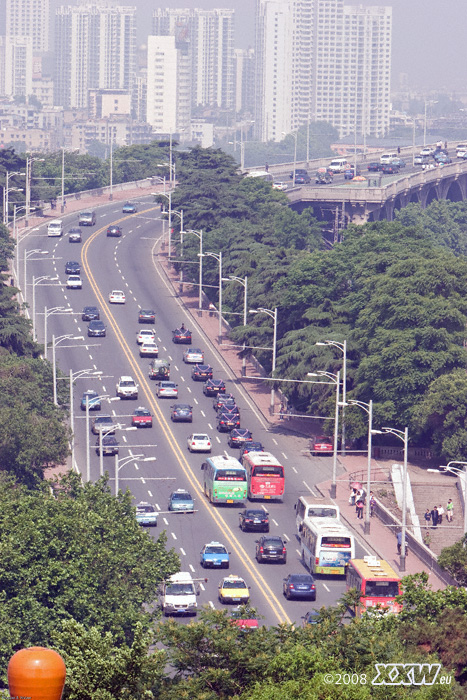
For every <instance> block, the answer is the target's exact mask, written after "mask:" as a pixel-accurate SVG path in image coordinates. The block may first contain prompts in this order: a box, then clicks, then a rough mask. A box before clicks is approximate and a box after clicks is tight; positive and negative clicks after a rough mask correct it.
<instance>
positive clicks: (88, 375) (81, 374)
mask: <svg viewBox="0 0 467 700" xmlns="http://www.w3.org/2000/svg"><path fill="white" fill-rule="evenodd" d="M101 375H102V372H101V371H97V372H94V371H93V370H92V369H80V370H78V371H76V372H73V370H72V369H71V368H70V376H69V389H70V430H71V468H72V469H74V467H75V414H74V409H73V403H74V401H73V382H74V381H75V380H76V379H83V378H84V379H93V378H96V377H100V376H101ZM88 399H89V397H88V396H86V404H88Z"/></svg>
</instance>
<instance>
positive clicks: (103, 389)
mask: <svg viewBox="0 0 467 700" xmlns="http://www.w3.org/2000/svg"><path fill="white" fill-rule="evenodd" d="M102 391H103V392H104V393H107V389H106V388H105V386H104V385H102Z"/></svg>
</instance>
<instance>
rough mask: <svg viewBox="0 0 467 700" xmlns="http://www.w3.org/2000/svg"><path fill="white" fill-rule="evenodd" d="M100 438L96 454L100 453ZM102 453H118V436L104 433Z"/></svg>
mask: <svg viewBox="0 0 467 700" xmlns="http://www.w3.org/2000/svg"><path fill="white" fill-rule="evenodd" d="M99 440H100V438H97V440H96V454H97V455H100V442H99ZM102 454H103V456H104V457H107V456H108V455H112V456H113V455H118V442H117V438H116V437H114V436H113V435H104V437H103V438H102Z"/></svg>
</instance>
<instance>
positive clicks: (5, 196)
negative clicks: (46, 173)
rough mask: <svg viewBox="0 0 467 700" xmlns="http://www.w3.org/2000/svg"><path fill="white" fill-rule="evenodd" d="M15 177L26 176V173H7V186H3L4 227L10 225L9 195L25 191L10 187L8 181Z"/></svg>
mask: <svg viewBox="0 0 467 700" xmlns="http://www.w3.org/2000/svg"><path fill="white" fill-rule="evenodd" d="M13 175H24V173H21V172H18V171H16V172H8V171H6V172H5V184H4V186H3V221H2V223H3V225H4V226H6V225H7V224H8V220H9V211H8V209H9V201H8V195H9V193H10V192H23V189H22V188H20V187H8V180H9V179H10V177H12V176H13Z"/></svg>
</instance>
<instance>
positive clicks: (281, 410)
mask: <svg viewBox="0 0 467 700" xmlns="http://www.w3.org/2000/svg"><path fill="white" fill-rule="evenodd" d="M284 413H285V403H284V402H283V401H281V407H280V409H279V420H284Z"/></svg>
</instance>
